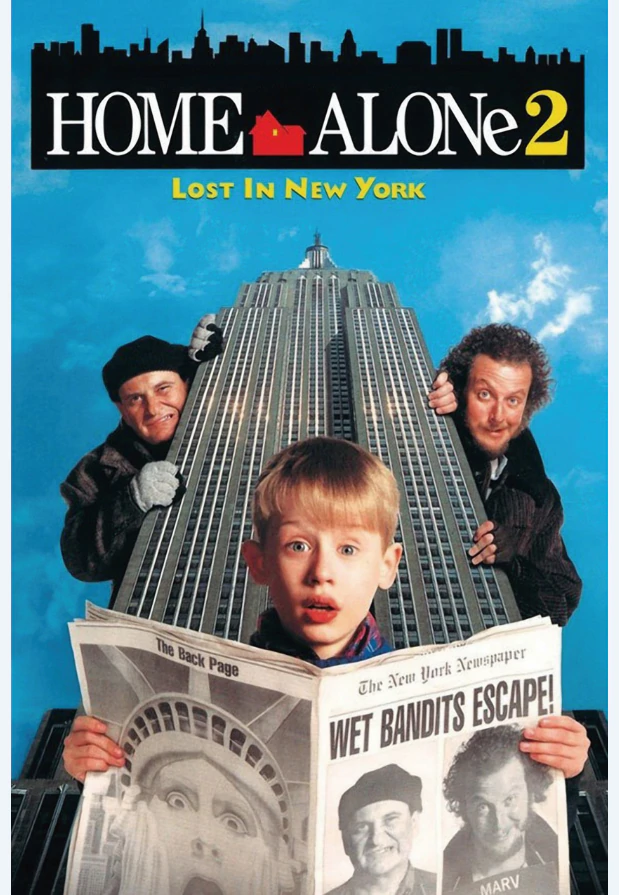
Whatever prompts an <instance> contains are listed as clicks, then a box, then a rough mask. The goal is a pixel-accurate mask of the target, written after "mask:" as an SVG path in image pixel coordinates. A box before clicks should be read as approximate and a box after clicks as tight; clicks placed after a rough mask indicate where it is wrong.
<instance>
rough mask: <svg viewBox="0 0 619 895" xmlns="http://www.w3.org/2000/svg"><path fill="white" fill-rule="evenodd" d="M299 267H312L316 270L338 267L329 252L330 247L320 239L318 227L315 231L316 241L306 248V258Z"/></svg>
mask: <svg viewBox="0 0 619 895" xmlns="http://www.w3.org/2000/svg"><path fill="white" fill-rule="evenodd" d="M299 267H310V268H312V269H314V270H315V269H317V268H329V269H333V268H335V267H336V265H335V264H334V263H333V259H332V258H331V255H330V254H329V249H328V247H327V246H325V245H323V244H322V243H321V241H320V233H319V231H318V229H316V231H315V233H314V242H313V243H312V245H311V246H308V247H307V248H306V249H305V259H304V260H303V261H302V262H301V264H299Z"/></svg>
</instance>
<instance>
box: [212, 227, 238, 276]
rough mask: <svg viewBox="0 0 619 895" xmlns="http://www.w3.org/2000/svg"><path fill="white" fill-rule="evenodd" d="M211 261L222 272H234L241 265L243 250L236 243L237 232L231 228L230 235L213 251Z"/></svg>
mask: <svg viewBox="0 0 619 895" xmlns="http://www.w3.org/2000/svg"><path fill="white" fill-rule="evenodd" d="M211 261H212V263H213V266H214V268H215V269H216V270H218V271H219V272H220V273H232V271H233V270H236V269H237V267H240V265H241V251H240V249H239V248H238V246H237V244H236V232H235V230H234V228H233V227H231V228H230V230H229V232H228V236H227V237H226V238H225V239H223V240H222V241H221V242H220V244H219V246H218V247H217V248H213V250H212V252H211Z"/></svg>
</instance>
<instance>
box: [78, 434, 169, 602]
mask: <svg viewBox="0 0 619 895" xmlns="http://www.w3.org/2000/svg"><path fill="white" fill-rule="evenodd" d="M153 450H155V451H156V453H157V456H153ZM164 450H165V451H166V452H167V446H166V447H165V449H164ZM160 454H161V451H160V450H157V449H152V448H150V446H149V445H147V444H145V443H144V442H143V441H141V439H139V438H138V437H137V435H136V434H135V433H134V432H133V431H132V430H131V429H130V428H129V427H128V426H126V425H125V424H124V423H122V422H121V423H120V424H119V426H118V427H117V428H116V429H114V431H113V432H111V433H110V434H109V435H108V437H107V438H106V440H105V441H104V442H103V444H100V445H99V446H98V447H96V448H95V449H94V450H92V451H90V452H89V453H88V454H86V455H85V456H84V457H82V459H81V460H80V462H79V463H78V464H77V466H76V467H75V468H74V469H73V470H72V471H71V472H70V473H69V475H68V476H67V479H66V481H64V482H63V483H62V485H61V486H60V493H61V494H62V496H63V498H64V500H65V502H66V503H67V505H68V510H67V515H66V517H65V522H64V528H63V530H62V535H61V537H60V549H61V551H62V558H63V559H64V563H65V566H66V567H67V569H68V570H69V572H70V573H71V574H72V575H73V576H74V577H75V578H79V580H80V581H109V580H111V581H112V582H113V587H112V599H111V603H110V605H112V604H113V602H114V599H115V596H116V592H117V590H118V588H119V586H120V582H121V580H122V577H123V575H124V573H125V569H126V568H127V563H128V561H129V557H130V555H131V551H132V549H133V546H134V544H135V541H136V538H137V536H138V532H139V530H140V525H141V524H142V520H143V519H144V516H145V515H146V514H145V513H143V512H142V510H141V509H140V508H139V507H138V506H137V504H136V503H135V501H134V500H133V497H132V496H131V491H130V489H129V482H130V481H131V480H132V479H133V477H134V476H135V475H136V473H138V472H139V471H140V469H142V467H143V466H145V465H146V464H147V463H150V462H151V461H153V460H160V459H162V457H161V455H160Z"/></svg>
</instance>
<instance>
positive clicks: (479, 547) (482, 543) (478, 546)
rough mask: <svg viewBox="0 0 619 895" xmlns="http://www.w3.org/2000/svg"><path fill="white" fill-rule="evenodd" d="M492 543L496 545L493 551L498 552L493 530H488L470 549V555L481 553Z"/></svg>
mask: <svg viewBox="0 0 619 895" xmlns="http://www.w3.org/2000/svg"><path fill="white" fill-rule="evenodd" d="M490 545H494V550H493V551H492V552H493V553H496V544H495V543H494V535H493V534H492V532H488V534H485V535H484V536H483V537H482V538H481V540H479V541H477V543H475V544H473V546H472V547H471V548H470V549H469V556H477V554H478V553H481V552H482V551H483V550H485V548H486V547H489V546H490Z"/></svg>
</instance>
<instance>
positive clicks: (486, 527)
mask: <svg viewBox="0 0 619 895" xmlns="http://www.w3.org/2000/svg"><path fill="white" fill-rule="evenodd" d="M489 531H494V522H493V521H492V519H486V521H485V522H482V523H481V525H480V526H479V528H478V529H477V531H476V532H475V534H474V535H473V540H474V541H478V540H479V539H480V538H483V536H484V535H485V534H488V532H489Z"/></svg>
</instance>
